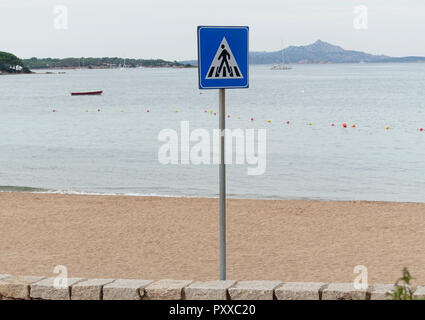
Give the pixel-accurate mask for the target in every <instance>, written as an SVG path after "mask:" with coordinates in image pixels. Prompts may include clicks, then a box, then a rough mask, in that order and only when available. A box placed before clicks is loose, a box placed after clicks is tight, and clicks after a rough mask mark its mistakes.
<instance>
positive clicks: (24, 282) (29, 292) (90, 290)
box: [0, 275, 425, 300]
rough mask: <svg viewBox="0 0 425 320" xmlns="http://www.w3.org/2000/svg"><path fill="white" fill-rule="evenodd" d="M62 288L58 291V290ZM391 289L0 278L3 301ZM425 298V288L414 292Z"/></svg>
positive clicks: (259, 296) (369, 295)
mask: <svg viewBox="0 0 425 320" xmlns="http://www.w3.org/2000/svg"><path fill="white" fill-rule="evenodd" d="M58 284H59V286H58ZM393 288H394V287H393V285H388V284H374V285H370V286H369V288H368V289H366V290H358V289H355V288H354V285H353V284H352V283H317V282H281V281H259V280H253V281H233V280H226V281H192V280H158V281H153V280H129V279H83V278H68V279H67V283H66V284H63V283H58V279H56V281H55V278H43V277H34V276H19V277H15V276H11V275H0V299H1V300H17V299H19V300H21V299H24V300H30V299H33V300H37V299H38V300H350V299H353V300H357V299H361V300H364V299H366V300H386V299H391V297H390V296H388V295H387V293H388V292H391V291H392V290H393ZM415 296H416V297H418V298H425V286H418V287H417V288H415Z"/></svg>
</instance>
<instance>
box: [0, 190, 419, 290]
mask: <svg viewBox="0 0 425 320" xmlns="http://www.w3.org/2000/svg"><path fill="white" fill-rule="evenodd" d="M218 208H219V203H218V199H190V198H164V197H126V196H91V195H90V196H89V195H60V194H27V193H0V273H9V274H14V275H29V274H31V275H40V276H55V275H54V274H53V268H54V267H55V266H56V265H65V266H66V267H67V268H68V272H69V276H70V277H91V278H139V279H153V280H155V279H165V278H167V279H193V280H210V279H217V278H218V277H219V268H218V266H219V265H218V257H219V252H218V250H219V242H218V235H219V232H218V217H219V214H218V210H219V209H218ZM227 245H228V256H227V257H228V258H227V259H228V261H227V263H228V274H227V278H228V279H235V280H251V279H263V280H275V279H278V280H282V281H323V282H328V281H333V282H347V281H348V282H351V281H353V279H354V278H355V277H356V274H354V273H353V269H354V267H355V266H356V265H365V266H366V267H367V268H368V271H369V282H371V283H376V282H383V283H393V282H394V281H395V280H396V279H397V278H398V277H399V276H400V275H401V270H402V268H403V267H404V266H407V267H408V268H409V270H410V271H411V273H412V274H413V276H414V277H415V278H416V282H417V283H422V284H425V249H424V246H425V204H423V203H389V202H387V203H385V202H366V201H360V202H319V201H292V200H290V201H284V200H276V201H274V200H273V201H272V200H236V199H234V200H233V199H232V200H228V206H227Z"/></svg>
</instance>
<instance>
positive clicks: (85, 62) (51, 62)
mask: <svg viewBox="0 0 425 320" xmlns="http://www.w3.org/2000/svg"><path fill="white" fill-rule="evenodd" d="M23 63H24V64H25V66H27V67H28V68H30V69H76V68H85V69H111V68H140V67H144V68H193V66H192V65H190V64H184V63H179V62H177V61H166V60H162V59H123V58H118V57H113V58H108V57H104V58H64V59H58V58H43V59H40V58H31V59H24V60H23Z"/></svg>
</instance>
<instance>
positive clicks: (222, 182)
mask: <svg viewBox="0 0 425 320" xmlns="http://www.w3.org/2000/svg"><path fill="white" fill-rule="evenodd" d="M219 102H220V103H219V104H220V112H219V116H220V117H219V118H220V280H226V164H225V153H224V150H225V145H224V143H225V129H226V114H225V113H226V93H225V89H219Z"/></svg>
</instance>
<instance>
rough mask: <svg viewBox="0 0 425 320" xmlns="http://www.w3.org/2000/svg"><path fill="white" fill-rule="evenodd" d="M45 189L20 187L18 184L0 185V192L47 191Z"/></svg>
mask: <svg viewBox="0 0 425 320" xmlns="http://www.w3.org/2000/svg"><path fill="white" fill-rule="evenodd" d="M48 191H49V190H47V189H42V188H33V187H20V186H0V192H48Z"/></svg>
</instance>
